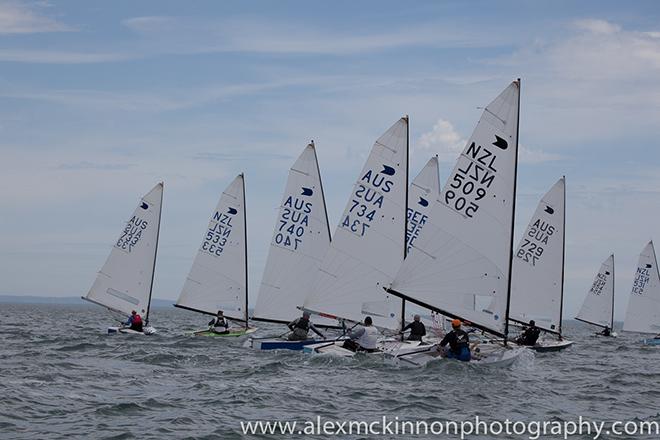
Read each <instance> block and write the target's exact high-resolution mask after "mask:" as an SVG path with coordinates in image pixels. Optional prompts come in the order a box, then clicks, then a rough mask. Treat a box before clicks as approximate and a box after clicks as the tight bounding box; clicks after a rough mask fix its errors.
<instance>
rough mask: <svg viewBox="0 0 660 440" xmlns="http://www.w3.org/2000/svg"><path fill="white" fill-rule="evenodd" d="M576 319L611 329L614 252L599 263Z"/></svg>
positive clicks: (612, 317)
mask: <svg viewBox="0 0 660 440" xmlns="http://www.w3.org/2000/svg"><path fill="white" fill-rule="evenodd" d="M576 319H579V320H580V321H584V322H587V323H589V324H593V325H599V326H601V327H609V328H610V330H611V329H612V325H613V324H614V322H613V321H614V254H612V255H610V256H609V257H607V260H605V261H603V264H601V265H600V270H599V271H598V273H597V274H596V277H595V278H594V282H593V283H592V284H591V289H589V293H587V297H586V298H585V299H584V303H583V304H582V308H581V309H580V312H579V313H578V315H577V316H576Z"/></svg>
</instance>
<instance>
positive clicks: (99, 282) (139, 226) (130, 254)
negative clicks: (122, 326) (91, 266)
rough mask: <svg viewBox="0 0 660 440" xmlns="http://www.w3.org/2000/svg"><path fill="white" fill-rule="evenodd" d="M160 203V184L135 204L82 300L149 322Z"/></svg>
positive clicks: (161, 189)
mask: <svg viewBox="0 0 660 440" xmlns="http://www.w3.org/2000/svg"><path fill="white" fill-rule="evenodd" d="M162 203H163V184H162V183H159V184H157V185H156V186H154V187H153V189H152V190H151V191H149V192H148V193H147V194H146V195H145V196H144V197H142V199H141V200H140V202H139V203H138V206H137V208H135V211H133V214H132V215H131V217H130V219H129V220H128V222H126V225H125V226H124V229H123V230H122V232H121V235H120V236H119V238H118V239H117V241H116V242H115V244H114V246H113V247H112V250H111V251H110V255H109V256H108V259H107V260H106V262H105V264H104V265H103V267H102V268H101V270H100V272H99V273H98V276H97V277H96V280H95V281H94V284H93V285H92V288H91V289H90V290H89V292H88V293H87V295H86V296H85V297H84V299H87V300H89V301H91V302H94V303H97V304H100V305H102V306H105V307H107V308H109V309H111V310H115V311H118V312H122V313H125V314H130V313H131V311H133V310H135V311H137V312H138V313H141V314H143V315H144V318H145V321H146V320H148V318H149V316H148V315H149V303H150V301H151V288H152V283H153V276H154V268H155V264H156V251H157V247H158V232H159V228H160V213H161V207H162Z"/></svg>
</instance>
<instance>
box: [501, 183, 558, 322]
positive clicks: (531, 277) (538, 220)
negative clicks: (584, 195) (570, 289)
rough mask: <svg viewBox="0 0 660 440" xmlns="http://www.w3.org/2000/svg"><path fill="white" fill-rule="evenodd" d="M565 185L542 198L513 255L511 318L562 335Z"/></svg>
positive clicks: (552, 189) (554, 187) (553, 187)
mask: <svg viewBox="0 0 660 440" xmlns="http://www.w3.org/2000/svg"><path fill="white" fill-rule="evenodd" d="M565 205H566V184H565V179H564V178H563V177H562V178H561V179H559V180H558V181H557V183H555V184H554V185H553V186H552V188H550V190H549V191H548V192H547V193H546V194H545V195H544V196H543V198H541V201H540V202H539V204H538V206H537V208H536V211H535V212H534V215H533V216H532V219H531V220H530V222H529V225H528V226H527V229H525V232H524V233H523V236H522V238H521V240H520V243H519V244H518V248H517V249H516V251H515V252H514V255H513V271H512V281H511V309H510V314H509V316H510V318H511V319H514V320H517V321H519V322H522V323H527V322H528V321H530V320H532V319H533V320H534V321H536V326H537V327H540V328H542V329H544V330H548V331H552V332H555V333H560V332H561V318H562V316H561V315H562V294H563V281H564V276H563V272H564V245H565V244H564V237H565V235H564V219H565Z"/></svg>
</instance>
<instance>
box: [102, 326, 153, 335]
mask: <svg viewBox="0 0 660 440" xmlns="http://www.w3.org/2000/svg"><path fill="white" fill-rule="evenodd" d="M155 333H157V331H156V329H155V328H153V327H144V329H143V330H142V331H141V332H138V331H135V330H131V329H130V328H124V327H108V334H109V335H116V334H123V335H143V336H149V335H153V334H155Z"/></svg>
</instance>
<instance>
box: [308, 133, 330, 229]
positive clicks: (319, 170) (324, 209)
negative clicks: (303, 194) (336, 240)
mask: <svg viewBox="0 0 660 440" xmlns="http://www.w3.org/2000/svg"><path fill="white" fill-rule="evenodd" d="M309 145H311V146H312V148H313V149H314V161H315V162H316V171H317V172H318V174H319V186H320V187H321V198H322V199H323V212H324V213H325V224H326V226H327V228H328V240H329V241H330V242H332V234H331V233H330V220H328V207H327V206H326V205H325V193H324V192H323V179H321V169H320V168H319V158H318V156H317V155H316V145H315V144H314V139H312V140H311V141H310V142H309Z"/></svg>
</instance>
